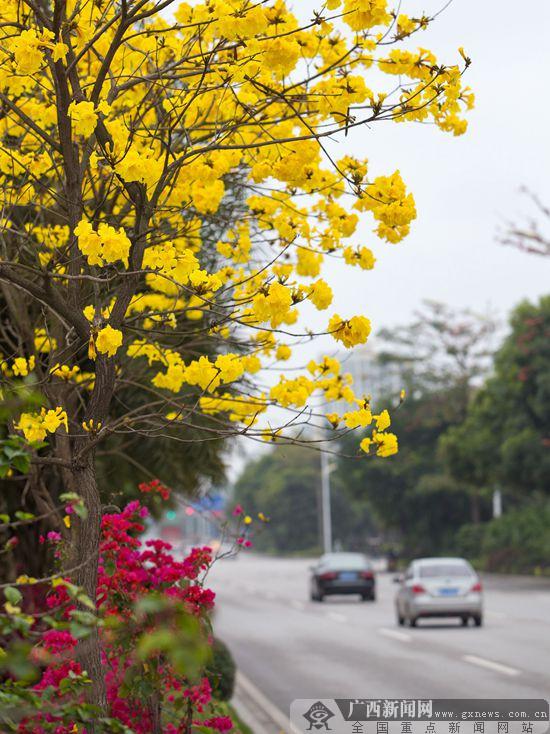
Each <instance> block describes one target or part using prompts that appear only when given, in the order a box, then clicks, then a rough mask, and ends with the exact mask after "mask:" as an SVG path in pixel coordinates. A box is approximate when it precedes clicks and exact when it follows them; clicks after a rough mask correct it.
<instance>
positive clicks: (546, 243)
mask: <svg viewBox="0 0 550 734" xmlns="http://www.w3.org/2000/svg"><path fill="white" fill-rule="evenodd" d="M523 193H524V194H527V196H528V197H529V198H530V199H531V202H532V203H533V204H534V207H535V210H536V212H537V217H538V218H537V217H531V218H530V219H529V220H528V221H527V222H526V223H525V224H510V225H509V227H508V228H507V229H506V231H505V232H504V233H503V234H501V235H500V238H499V239H500V241H501V243H502V244H503V245H509V246H511V247H515V248H516V250H521V251H522V252H527V253H529V254H531V255H542V256H543V257H550V208H549V207H548V206H545V204H543V202H542V201H541V200H540V199H539V198H538V196H536V194H533V193H531V192H530V191H528V190H527V189H524V190H523ZM541 217H542V219H543V220H545V222H546V232H544V231H543V229H542V228H541V224H540V221H539V220H540V218H541Z"/></svg>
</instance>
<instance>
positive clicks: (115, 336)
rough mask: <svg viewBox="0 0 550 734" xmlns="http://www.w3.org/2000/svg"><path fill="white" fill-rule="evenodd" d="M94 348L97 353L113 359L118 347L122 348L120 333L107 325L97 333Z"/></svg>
mask: <svg viewBox="0 0 550 734" xmlns="http://www.w3.org/2000/svg"><path fill="white" fill-rule="evenodd" d="M95 346H96V348H97V351H98V352H101V353H102V354H106V355H107V356H108V357H114V356H115V354H116V353H117V350H118V349H119V347H120V346H122V332H121V331H119V330H118V329H113V327H112V326H109V325H107V326H106V327H105V328H103V329H101V330H100V331H99V333H98V335H97V337H96V340H95Z"/></svg>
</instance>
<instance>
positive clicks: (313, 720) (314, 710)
mask: <svg viewBox="0 0 550 734" xmlns="http://www.w3.org/2000/svg"><path fill="white" fill-rule="evenodd" d="M302 716H303V717H304V719H305V720H306V721H307V722H309V726H308V728H307V731H311V730H312V729H322V728H323V727H324V728H325V730H326V731H331V728H330V726H329V725H328V722H329V719H332V717H333V716H334V714H333V713H332V711H331V710H330V709H329V708H328V707H327V706H325V704H324V703H322V702H321V701H317V703H314V704H312V705H311V706H310V708H309V710H308V711H306V713H305V714H302Z"/></svg>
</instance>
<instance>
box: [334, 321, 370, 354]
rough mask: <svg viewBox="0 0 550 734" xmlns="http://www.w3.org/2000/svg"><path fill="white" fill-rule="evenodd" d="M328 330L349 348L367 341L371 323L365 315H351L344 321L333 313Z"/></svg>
mask: <svg viewBox="0 0 550 734" xmlns="http://www.w3.org/2000/svg"><path fill="white" fill-rule="evenodd" d="M328 331H329V333H330V334H332V336H333V337H334V339H336V341H340V342H342V344H343V345H344V346H345V347H346V348H348V349H349V348H350V347H354V346H355V345H356V344H364V343H365V342H366V341H367V339H368V337H369V334H370V331H371V324H370V321H369V319H367V318H366V317H365V316H353V317H352V318H351V319H349V320H347V321H346V320H343V319H342V318H341V317H340V316H338V314H334V316H332V318H331V319H330V321H329V324H328Z"/></svg>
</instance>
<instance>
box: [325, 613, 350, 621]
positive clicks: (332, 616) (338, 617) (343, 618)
mask: <svg viewBox="0 0 550 734" xmlns="http://www.w3.org/2000/svg"><path fill="white" fill-rule="evenodd" d="M325 617H327V618H328V619H332V620H333V621H334V622H347V621H348V618H347V617H346V615H345V614H340V612H325Z"/></svg>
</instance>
